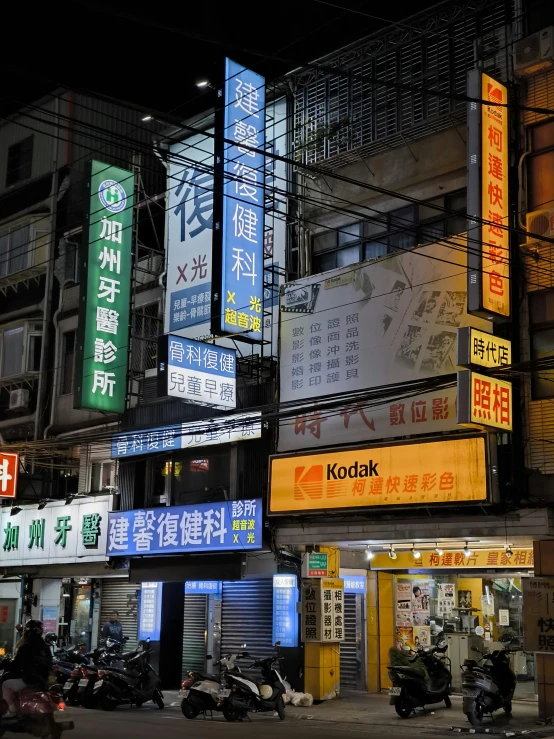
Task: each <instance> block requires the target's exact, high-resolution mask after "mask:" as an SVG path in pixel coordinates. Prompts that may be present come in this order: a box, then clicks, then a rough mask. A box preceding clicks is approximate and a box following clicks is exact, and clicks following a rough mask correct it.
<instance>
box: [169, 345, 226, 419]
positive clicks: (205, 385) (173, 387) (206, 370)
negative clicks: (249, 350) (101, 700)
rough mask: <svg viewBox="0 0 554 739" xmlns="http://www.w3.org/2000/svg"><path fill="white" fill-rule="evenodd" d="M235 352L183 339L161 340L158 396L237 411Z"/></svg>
mask: <svg viewBox="0 0 554 739" xmlns="http://www.w3.org/2000/svg"><path fill="white" fill-rule="evenodd" d="M236 374H237V357H236V351H235V350H234V349H226V348H223V347H221V346H215V345H214V344H204V343H202V342H201V341H195V340H194V339H183V338H181V337H180V336H173V335H172V334H170V335H169V336H160V338H159V339H158V397H160V398H165V397H170V398H180V399H181V400H185V401H187V402H188V403H196V404H198V405H209V406H213V407H214V408H226V409H228V408H235V407H236V405H237V397H236Z"/></svg>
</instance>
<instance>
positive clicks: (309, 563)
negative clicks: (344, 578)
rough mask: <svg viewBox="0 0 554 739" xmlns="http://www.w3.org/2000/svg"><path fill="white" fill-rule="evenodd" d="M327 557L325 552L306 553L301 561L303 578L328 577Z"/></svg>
mask: <svg viewBox="0 0 554 739" xmlns="http://www.w3.org/2000/svg"><path fill="white" fill-rule="evenodd" d="M328 575H329V555H328V554H327V552H306V553H305V554H304V557H303V559H302V576H303V577H328Z"/></svg>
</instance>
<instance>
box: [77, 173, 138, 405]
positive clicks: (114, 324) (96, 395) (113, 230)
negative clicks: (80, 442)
mask: <svg viewBox="0 0 554 739" xmlns="http://www.w3.org/2000/svg"><path fill="white" fill-rule="evenodd" d="M134 186H135V176H134V174H133V173H132V172H130V171H128V170H126V169H120V168H119V167H112V166H110V165H108V164H104V163H103V162H98V161H93V162H91V176H90V203H89V221H88V245H87V247H86V252H85V254H86V256H85V258H84V262H83V264H82V266H81V273H80V274H81V293H80V298H79V300H80V307H79V325H78V335H77V357H76V362H75V367H76V371H75V392H74V406H75V408H90V409H92V410H98V411H104V412H107V413H123V411H124V410H125V399H126V395H127V359H128V348H129V311H130V290H131V267H132V244H133V228H132V226H133V203H134Z"/></svg>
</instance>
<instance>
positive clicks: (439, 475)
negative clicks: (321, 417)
mask: <svg viewBox="0 0 554 739" xmlns="http://www.w3.org/2000/svg"><path fill="white" fill-rule="evenodd" d="M270 475H271V477H270V495H269V509H268V512H269V514H270V515H271V514H279V513H306V512H310V513H314V512H317V511H321V512H328V511H329V510H338V509H360V508H373V507H375V506H386V505H391V506H396V505H421V504H425V505H430V504H434V503H461V502H471V501H485V500H486V499H487V474H486V458H485V439H484V438H483V437H474V438H465V439H455V440H448V441H436V442H424V443H413V444H397V445H392V446H386V447H363V448H357V449H349V450H344V451H340V450H328V451H326V452H324V453H319V454H318V453H312V454H306V455H292V456H286V455H283V456H277V457H271V459H270Z"/></svg>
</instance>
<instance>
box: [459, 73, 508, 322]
mask: <svg viewBox="0 0 554 739" xmlns="http://www.w3.org/2000/svg"><path fill="white" fill-rule="evenodd" d="M468 95H469V96H470V97H471V98H476V99H479V100H483V101H486V102H484V103H483V104H481V103H477V102H469V103H468V147H467V151H468V166H467V170H468V187H467V204H468V213H469V219H468V233H467V239H468V250H467V251H468V265H467V266H468V271H467V291H468V311H469V312H470V313H475V314H477V315H482V316H486V317H491V318H492V317H498V318H500V319H504V320H505V319H507V318H509V317H510V233H509V231H508V227H509V225H510V220H509V216H510V213H509V161H508V149H509V144H510V141H509V135H508V134H509V132H508V108H507V107H503V106H506V105H507V103H508V89H507V87H506V86H505V85H502V84H501V83H500V82H498V81H497V80H495V79H493V78H492V77H489V75H488V74H484V73H483V72H481V71H480V70H478V69H474V70H471V71H470V72H469V73H468ZM481 221H483V222H481Z"/></svg>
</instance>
